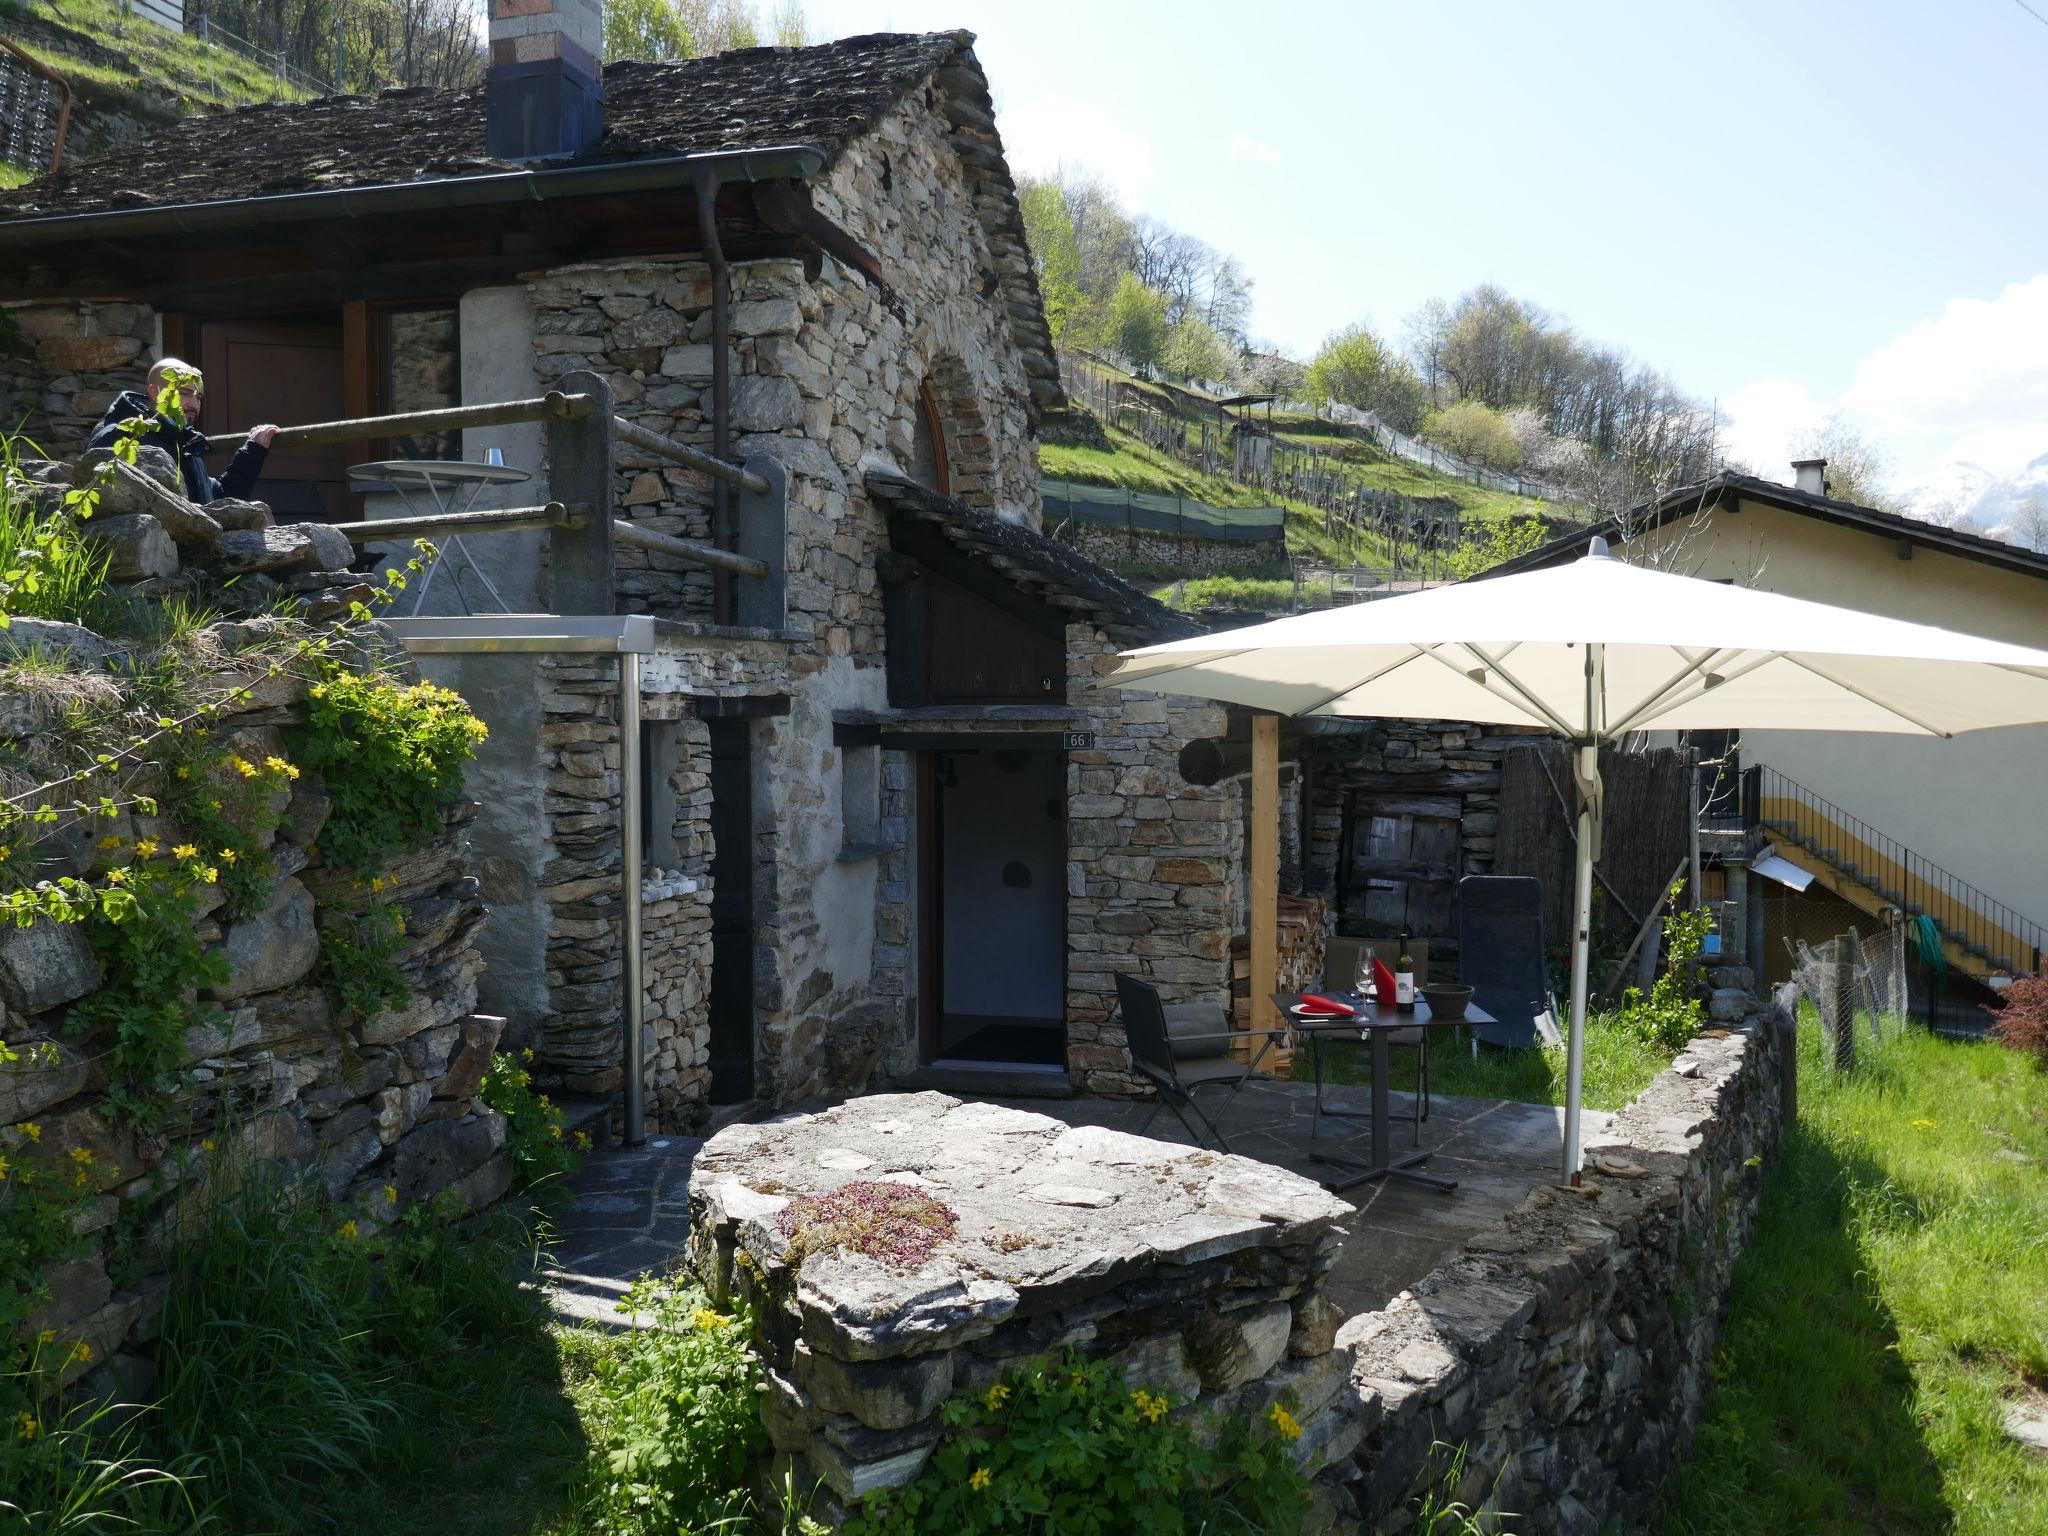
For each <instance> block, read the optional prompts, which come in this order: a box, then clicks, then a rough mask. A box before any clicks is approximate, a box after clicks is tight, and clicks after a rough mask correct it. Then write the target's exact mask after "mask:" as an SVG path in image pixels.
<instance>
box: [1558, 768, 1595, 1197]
mask: <svg viewBox="0 0 2048 1536" xmlns="http://www.w3.org/2000/svg"><path fill="white" fill-rule="evenodd" d="M1579 761H1580V764H1581V767H1580V770H1579V771H1580V776H1581V779H1582V781H1584V782H1589V783H1591V784H1594V785H1597V784H1598V783H1599V781H1600V749H1599V748H1598V747H1581V748H1579ZM1593 817H1594V807H1593V801H1592V800H1591V798H1589V797H1588V796H1587V794H1586V791H1585V789H1584V788H1583V787H1582V788H1581V790H1580V792H1579V843H1578V847H1579V851H1578V869H1577V879H1576V880H1575V882H1574V886H1573V891H1572V914H1573V915H1572V1013H1571V1025H1570V1033H1569V1034H1568V1035H1567V1036H1566V1039H1565V1071H1564V1179H1565V1182H1566V1183H1567V1184H1572V1185H1576V1184H1577V1183H1578V1182H1579V1167H1580V1158H1579V1097H1580V1094H1581V1092H1582V1090H1583V1088H1584V1086H1585V1077H1586V980H1587V978H1586V969H1587V961H1588V959H1589V958H1590V954H1591V950H1592V945H1593V854H1594V846H1593V840H1594V836H1595V833H1594V826H1593Z"/></svg>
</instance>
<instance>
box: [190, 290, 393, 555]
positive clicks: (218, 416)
mask: <svg viewBox="0 0 2048 1536" xmlns="http://www.w3.org/2000/svg"><path fill="white" fill-rule="evenodd" d="M198 352H199V357H198V358H197V362H198V363H199V366H200V368H201V369H202V370H204V372H205V374H206V405H205V414H204V418H203V420H202V422H201V425H202V427H203V428H205V429H206V430H208V431H211V432H219V433H222V434H226V433H231V432H236V431H241V430H243V429H246V428H248V427H253V426H257V425H259V424H260V423H263V422H266V421H269V422H276V423H277V424H278V425H280V426H302V425H304V424H306V423H308V422H315V421H339V420H342V419H343V418H345V417H347V416H348V415H349V414H350V413H349V411H348V410H347V409H346V408H345V407H344V404H343V393H342V361H341V353H342V346H341V320H340V317H339V316H338V315H337V316H336V318H335V319H334V320H332V321H315V320H208V321H206V322H204V323H203V324H202V325H201V326H200V327H199V347H198ZM240 446H241V442H240V440H239V439H233V440H229V441H224V442H223V443H222V451H221V452H220V453H218V454H216V455H214V457H213V458H212V459H211V460H209V461H208V462H209V463H210V464H211V465H212V468H213V472H214V473H215V474H216V475H217V474H219V473H220V472H221V470H222V469H224V468H226V467H227V462H228V459H229V458H230V457H231V456H232V454H233V450H234V449H236V448H238V447H240ZM350 462H351V459H350V452H349V449H348V446H347V445H345V444H330V445H327V446H323V447H314V448H273V449H271V451H270V457H269V458H268V459H267V460H265V462H264V466H263V478H262V479H261V480H260V481H259V482H258V483H257V489H256V496H257V499H258V500H261V501H267V502H269V503H270V507H271V510H272V511H273V512H275V513H276V514H277V519H278V521H279V522H307V521H316V522H329V523H339V522H349V521H352V520H353V518H354V513H353V512H352V511H351V509H350V506H349V496H348V475H347V470H348V465H349V463H350Z"/></svg>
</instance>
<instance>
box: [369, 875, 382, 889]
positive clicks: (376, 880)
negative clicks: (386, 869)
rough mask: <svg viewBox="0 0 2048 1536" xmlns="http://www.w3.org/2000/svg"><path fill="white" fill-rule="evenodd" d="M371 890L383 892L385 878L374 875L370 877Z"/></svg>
mask: <svg viewBox="0 0 2048 1536" xmlns="http://www.w3.org/2000/svg"><path fill="white" fill-rule="evenodd" d="M370 889H371V890H372V891H381V890H383V889H384V877H383V876H382V875H372V876H370Z"/></svg>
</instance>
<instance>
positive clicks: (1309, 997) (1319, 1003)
mask: <svg viewBox="0 0 2048 1536" xmlns="http://www.w3.org/2000/svg"><path fill="white" fill-rule="evenodd" d="M1300 1006H1301V1011H1302V1012H1303V1013H1315V1014H1335V1015H1343V1016H1349V1015H1350V1014H1353V1013H1355V1012H1357V1010H1356V1009H1354V1008H1351V1007H1348V1006H1346V1005H1345V1004H1343V1003H1338V1002H1332V1001H1331V1000H1330V999H1329V998H1327V997H1321V996H1318V995H1317V994H1316V993H1314V992H1304V993H1303V994H1302V996H1301V1004H1300Z"/></svg>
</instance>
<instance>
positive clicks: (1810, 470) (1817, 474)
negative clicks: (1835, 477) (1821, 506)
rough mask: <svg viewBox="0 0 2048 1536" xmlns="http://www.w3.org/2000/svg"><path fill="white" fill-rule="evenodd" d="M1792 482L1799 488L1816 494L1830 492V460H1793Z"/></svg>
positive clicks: (1823, 494) (1821, 494)
mask: <svg viewBox="0 0 2048 1536" xmlns="http://www.w3.org/2000/svg"><path fill="white" fill-rule="evenodd" d="M1792 484H1793V487H1794V488H1795V489H1797V490H1802V491H1806V492H1808V493H1809V494H1811V495H1814V496H1825V495H1827V493H1828V461H1827V460H1826V459H1794V460H1793V461H1792Z"/></svg>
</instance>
